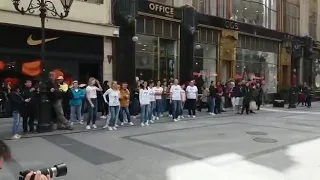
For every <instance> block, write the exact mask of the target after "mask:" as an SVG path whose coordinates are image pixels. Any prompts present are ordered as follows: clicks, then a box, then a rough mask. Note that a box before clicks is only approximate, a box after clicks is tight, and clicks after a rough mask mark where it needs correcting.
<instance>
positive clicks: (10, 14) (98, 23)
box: [0, 0, 119, 83]
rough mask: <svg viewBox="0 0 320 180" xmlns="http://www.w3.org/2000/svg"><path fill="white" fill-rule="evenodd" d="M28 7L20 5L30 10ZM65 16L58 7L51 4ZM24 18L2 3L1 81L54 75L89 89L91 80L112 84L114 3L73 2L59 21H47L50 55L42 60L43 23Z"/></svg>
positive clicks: (36, 18)
mask: <svg viewBox="0 0 320 180" xmlns="http://www.w3.org/2000/svg"><path fill="white" fill-rule="evenodd" d="M29 2H30V0H29V1H22V4H21V5H20V6H21V7H25V8H26V7H27V6H28V4H27V3H29ZM52 2H53V3H54V5H55V7H56V9H57V11H58V12H63V9H62V5H61V3H60V1H52ZM36 13H37V12H35V14H25V15H21V14H20V13H19V12H17V11H16V10H15V9H14V6H13V4H12V2H11V1H4V2H2V3H0V39H1V40H0V71H1V73H0V80H1V82H3V81H7V80H8V79H9V80H12V79H26V78H28V79H33V78H35V77H38V76H39V74H41V73H42V72H43V73H44V74H47V73H48V72H49V71H52V70H55V71H57V72H59V73H62V74H63V75H64V76H65V77H67V78H68V79H73V80H74V79H77V80H79V81H81V83H86V81H87V80H88V78H89V77H91V76H93V77H95V78H98V79H101V80H102V79H108V80H110V79H112V78H113V76H112V75H113V71H112V64H113V62H112V61H113V58H112V57H113V51H114V50H113V41H114V39H116V38H117V37H118V34H119V33H118V32H119V29H118V27H116V26H114V25H113V24H112V15H111V13H112V11H111V3H110V1H105V0H99V1H97V0H87V1H80V0H75V1H74V3H73V4H72V6H71V9H70V14H69V16H68V17H67V18H65V19H63V20H61V19H58V18H55V17H52V16H50V13H48V17H47V19H46V52H45V60H43V61H42V60H41V58H40V57H41V56H40V51H41V41H40V39H41V30H40V25H41V24H40V18H39V16H37V14H36Z"/></svg>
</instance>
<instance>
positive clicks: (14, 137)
mask: <svg viewBox="0 0 320 180" xmlns="http://www.w3.org/2000/svg"><path fill="white" fill-rule="evenodd" d="M20 138H21V136H20V135H19V134H15V135H14V136H12V139H20Z"/></svg>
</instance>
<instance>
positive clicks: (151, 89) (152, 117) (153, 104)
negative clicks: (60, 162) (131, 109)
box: [148, 80, 156, 124]
mask: <svg viewBox="0 0 320 180" xmlns="http://www.w3.org/2000/svg"><path fill="white" fill-rule="evenodd" d="M153 86H154V82H153V81H152V80H151V81H149V86H148V90H149V96H150V107H149V116H148V121H149V123H151V124H153V123H154V120H155V117H156V115H155V108H156V96H155V89H154V87H153Z"/></svg>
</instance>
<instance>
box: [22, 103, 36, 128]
mask: <svg viewBox="0 0 320 180" xmlns="http://www.w3.org/2000/svg"><path fill="white" fill-rule="evenodd" d="M35 115H36V109H35V107H26V108H25V109H24V113H23V117H22V119H23V122H22V128H23V131H24V132H29V131H30V132H32V131H34V119H35ZM28 127H29V130H28Z"/></svg>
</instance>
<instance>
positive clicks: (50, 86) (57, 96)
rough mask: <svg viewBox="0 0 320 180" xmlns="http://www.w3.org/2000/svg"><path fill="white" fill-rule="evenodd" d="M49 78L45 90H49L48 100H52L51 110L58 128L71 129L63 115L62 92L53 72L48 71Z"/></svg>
mask: <svg viewBox="0 0 320 180" xmlns="http://www.w3.org/2000/svg"><path fill="white" fill-rule="evenodd" d="M49 75H50V79H49V81H47V91H48V92H50V93H49V95H48V98H49V100H50V101H51V102H52V106H53V110H54V113H55V115H56V119H57V121H58V122H57V125H58V129H61V130H72V127H71V126H70V124H69V123H68V120H67V119H66V118H65V116H64V112H63V108H62V97H63V96H62V93H61V92H60V90H59V84H58V82H57V81H56V80H55V77H56V75H55V73H54V72H50V74H49Z"/></svg>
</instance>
